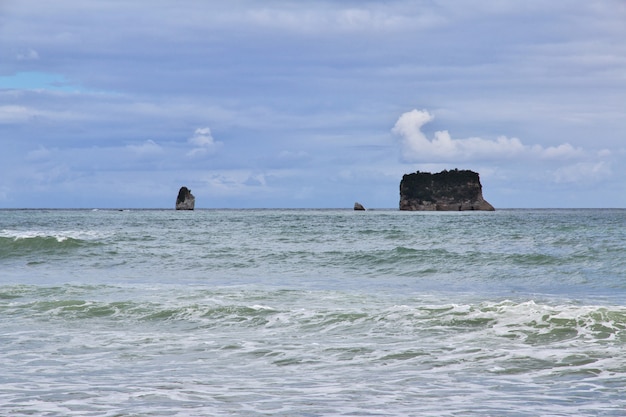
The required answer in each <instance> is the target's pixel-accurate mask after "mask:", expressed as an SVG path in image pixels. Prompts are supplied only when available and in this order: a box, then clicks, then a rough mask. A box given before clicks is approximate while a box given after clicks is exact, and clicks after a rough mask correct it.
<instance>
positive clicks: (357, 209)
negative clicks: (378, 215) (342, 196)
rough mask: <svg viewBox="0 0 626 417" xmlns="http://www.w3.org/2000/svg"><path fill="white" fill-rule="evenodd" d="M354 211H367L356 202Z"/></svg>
mask: <svg viewBox="0 0 626 417" xmlns="http://www.w3.org/2000/svg"><path fill="white" fill-rule="evenodd" d="M354 210H356V211H365V207H363V204H361V203H359V202H356V203H354Z"/></svg>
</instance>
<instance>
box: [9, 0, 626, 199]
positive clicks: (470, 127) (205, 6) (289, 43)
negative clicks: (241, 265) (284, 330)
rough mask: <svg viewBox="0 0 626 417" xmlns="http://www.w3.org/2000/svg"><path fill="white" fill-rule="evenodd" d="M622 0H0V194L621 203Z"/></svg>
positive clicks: (625, 75) (625, 13)
mask: <svg viewBox="0 0 626 417" xmlns="http://www.w3.org/2000/svg"><path fill="white" fill-rule="evenodd" d="M624 22H626V2H624V1H623V0H604V1H593V0H585V1H582V0H580V1H579V0H554V1H550V2H546V1H543V0H541V1H535V0H529V1H516V0H515V1H513V0H512V1H506V0H498V1H490V0H463V1H437V0H430V1H419V0H418V1H415V0H411V1H404V0H398V1H393V0H388V1H367V0H364V1H350V0H345V1H272V0H268V1H245V0H235V1H227V2H225V1H219V2H218V1H185V0H183V1H162V0H151V1H132V0H130V1H113V0H110V1H109V0H107V1H104V0H102V1H101V0H91V1H88V2H86V1H70V0H56V1H54V2H41V1H35V0H19V1H18V0H2V1H0V142H1V146H0V149H1V150H0V208H1V207H4V208H22V207H32V208H37V207H51V208H61V207H72V208H73V207H101V208H108V207H111V208H117V207H129V208H168V207H173V206H174V202H175V199H176V196H177V194H178V189H179V188H180V186H182V185H185V186H187V187H189V188H191V190H192V192H193V194H194V195H195V196H196V207H198V208H228V207H242V208H248V207H285V208H292V207H294V208H297V207H312V208H313V207H315V208H317V207H330V208H335V207H346V208H351V207H352V205H353V204H354V202H355V201H359V202H361V203H362V204H363V205H364V206H366V207H368V208H395V207H398V202H399V191H398V190H399V184H400V180H401V178H402V175H403V174H405V173H410V172H415V171H416V170H421V171H431V172H435V171H441V170H443V169H453V168H459V169H472V170H474V171H477V172H479V173H480V176H481V182H482V184H483V194H484V197H485V198H486V199H487V200H488V201H489V202H490V203H492V204H493V205H494V206H495V207H496V208H507V207H626V41H625V39H626V25H624Z"/></svg>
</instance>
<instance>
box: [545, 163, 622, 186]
mask: <svg viewBox="0 0 626 417" xmlns="http://www.w3.org/2000/svg"><path fill="white" fill-rule="evenodd" d="M611 173H612V171H611V164H610V163H609V162H606V161H597V162H580V163H578V164H574V165H568V166H564V167H561V168H559V169H557V170H555V171H554V173H553V177H554V181H555V182H556V183H594V182H597V181H599V180H602V179H605V178H608V177H610V176H611Z"/></svg>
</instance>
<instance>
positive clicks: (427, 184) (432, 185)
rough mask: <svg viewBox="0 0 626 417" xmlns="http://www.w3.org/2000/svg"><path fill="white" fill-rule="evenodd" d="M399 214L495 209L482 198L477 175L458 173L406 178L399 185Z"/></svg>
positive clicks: (466, 172)
mask: <svg viewBox="0 0 626 417" xmlns="http://www.w3.org/2000/svg"><path fill="white" fill-rule="evenodd" d="M400 210H411V211H464V210H483V211H494V210H495V209H494V208H493V206H492V205H491V204H489V203H488V202H487V201H485V199H484V198H483V192H482V186H481V184H480V178H479V176H478V173H476V172H473V171H469V170H463V171H459V170H457V169H455V170H452V171H442V172H439V173H436V174H431V173H430V172H419V171H418V172H415V173H413V174H405V175H404V176H403V177H402V181H401V182H400Z"/></svg>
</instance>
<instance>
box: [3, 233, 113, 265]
mask: <svg viewBox="0 0 626 417" xmlns="http://www.w3.org/2000/svg"><path fill="white" fill-rule="evenodd" d="M102 237H103V236H102V235H101V234H97V233H92V232H88V231H15V230H2V231H0V259H6V258H12V257H21V256H29V255H33V254H41V253H47V254H49V253H56V252H66V251H71V250H72V249H75V248H79V247H83V246H88V245H98V244H100V243H101V241H100V239H101V238H102Z"/></svg>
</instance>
